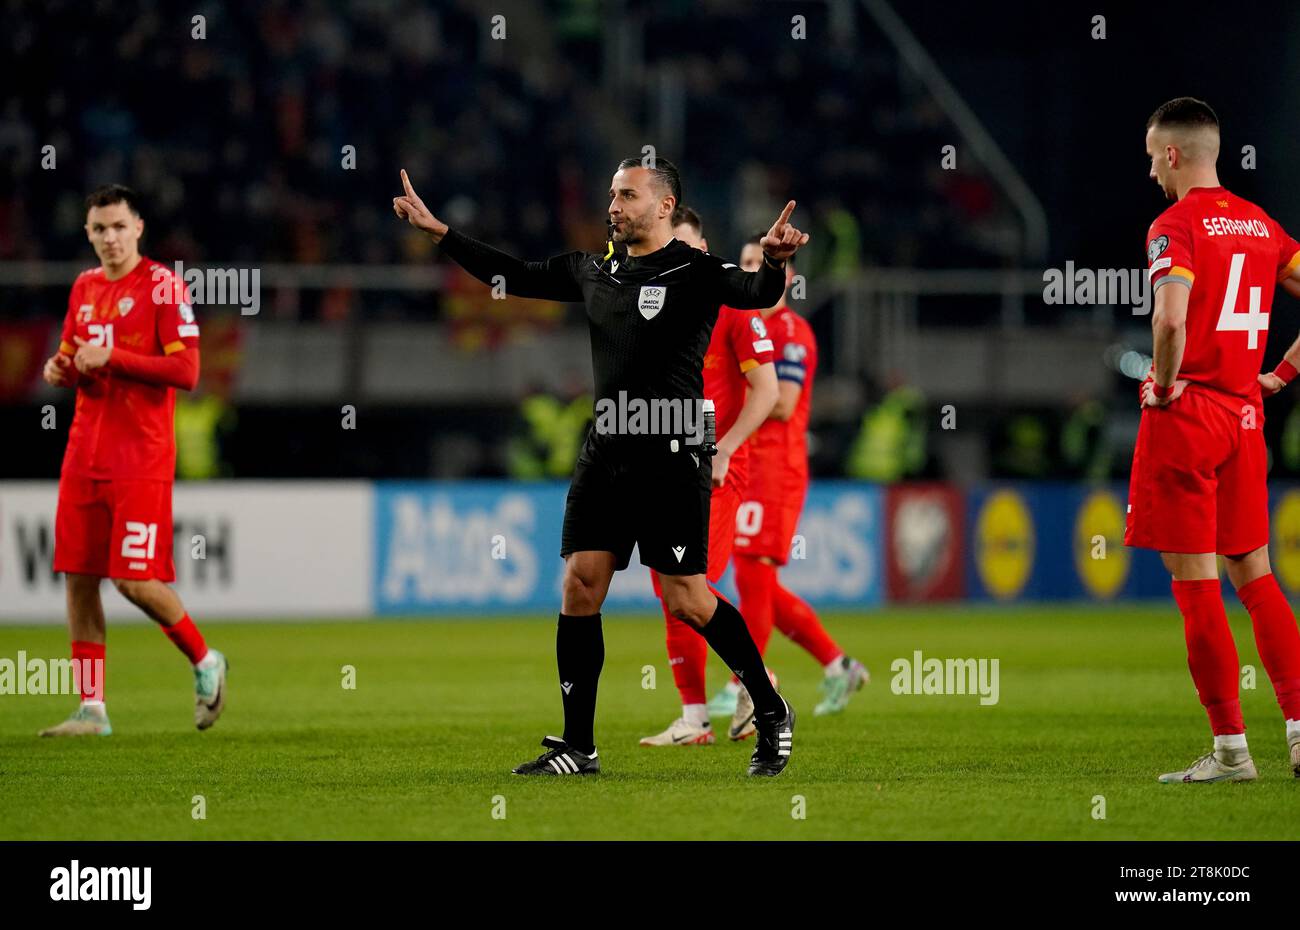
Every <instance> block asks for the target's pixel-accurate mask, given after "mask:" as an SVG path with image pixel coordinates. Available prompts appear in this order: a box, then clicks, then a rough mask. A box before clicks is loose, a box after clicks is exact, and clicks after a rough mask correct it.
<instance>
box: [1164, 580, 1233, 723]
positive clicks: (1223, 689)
mask: <svg viewBox="0 0 1300 930" xmlns="http://www.w3.org/2000/svg"><path fill="white" fill-rule="evenodd" d="M1247 587H1249V585H1248V586H1247ZM1173 591H1174V600H1175V601H1177V602H1178V609H1179V610H1181V611H1182V613H1183V635H1184V636H1185V637H1186V639H1187V667H1188V668H1190V669H1191V671H1192V681H1194V682H1195V683H1196V691H1197V694H1199V695H1200V698H1201V704H1202V705H1204V707H1205V710H1206V712H1207V713H1208V714H1209V715H1210V729H1212V730H1213V731H1214V735H1215V736H1223V735H1226V734H1229V733H1245V732H1246V724H1245V722H1244V721H1243V720H1242V716H1241V699H1240V696H1239V695H1240V692H1239V691H1238V690H1237V688H1238V680H1237V676H1238V675H1239V674H1240V665H1239V663H1238V662H1237V646H1236V644H1235V643H1234V642H1233V641H1232V630H1231V629H1229V627H1228V614H1227V611H1225V610H1224V608H1223V597H1222V596H1221V593H1220V587H1219V579H1217V578H1207V579H1203V580H1198V581H1175V582H1174V583H1173Z"/></svg>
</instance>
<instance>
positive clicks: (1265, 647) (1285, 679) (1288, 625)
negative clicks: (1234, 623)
mask: <svg viewBox="0 0 1300 930" xmlns="http://www.w3.org/2000/svg"><path fill="white" fill-rule="evenodd" d="M1237 597H1239V598H1241V603H1242V604H1243V605H1244V606H1245V608H1246V610H1247V611H1249V612H1250V622H1251V624H1252V625H1253V626H1254V628H1255V645H1256V647H1257V648H1258V649H1259V657H1260V658H1261V659H1262V660H1263V661H1264V668H1265V669H1266V670H1267V671H1268V677H1269V680H1270V681H1272V682H1273V691H1274V693H1275V694H1276V695H1277V703H1278V704H1279V705H1280V706H1281V708H1282V716H1283V717H1285V718H1286V719H1287V720H1300V629H1297V628H1296V622H1295V615H1294V614H1293V613H1292V612H1291V605H1290V604H1288V603H1287V601H1286V596H1285V595H1283V594H1282V589H1281V588H1279V587H1278V585H1277V579H1276V578H1274V577H1273V575H1272V574H1271V573H1270V574H1268V575H1263V576H1261V577H1259V578H1256V579H1255V580H1254V581H1252V582H1251V583H1250V584H1247V585H1242V587H1241V590H1240V591H1238V592H1237Z"/></svg>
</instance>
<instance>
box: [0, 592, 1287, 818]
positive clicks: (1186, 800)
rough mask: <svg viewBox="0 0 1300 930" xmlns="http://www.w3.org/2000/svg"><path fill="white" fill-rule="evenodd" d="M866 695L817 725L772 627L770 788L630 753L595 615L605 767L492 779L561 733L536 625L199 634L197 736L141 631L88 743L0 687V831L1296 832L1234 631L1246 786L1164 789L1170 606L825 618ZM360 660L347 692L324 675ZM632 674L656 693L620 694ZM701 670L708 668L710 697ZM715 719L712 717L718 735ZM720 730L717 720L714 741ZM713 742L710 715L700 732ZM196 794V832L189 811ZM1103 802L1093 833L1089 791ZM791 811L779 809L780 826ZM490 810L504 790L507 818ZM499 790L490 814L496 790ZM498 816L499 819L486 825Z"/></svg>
mask: <svg viewBox="0 0 1300 930" xmlns="http://www.w3.org/2000/svg"><path fill="white" fill-rule="evenodd" d="M825 619H826V623H827V627H828V629H830V631H831V632H832V634H833V635H835V636H836V637H837V638H838V639H839V640H840V642H841V644H842V645H843V646H844V647H845V648H847V649H848V650H849V651H850V652H851V653H852V654H854V655H856V656H858V657H860V658H861V659H862V660H863V661H865V662H866V663H867V664H868V666H869V667H870V668H871V670H872V674H873V680H872V682H871V683H870V684H869V685H867V687H866V688H865V689H864V690H863V691H862V692H860V693H859V694H858V695H857V696H856V697H855V699H854V701H853V702H852V704H850V706H849V708H848V710H847V711H846V712H845V713H843V714H842V715H839V716H837V717H830V718H814V717H813V715H812V708H813V705H814V704H815V703H816V700H817V683H818V681H819V679H820V676H821V670H820V669H819V668H817V667H815V665H814V664H813V662H812V661H811V660H810V659H809V658H808V657H807V656H805V655H804V654H803V653H802V652H800V651H799V650H798V649H797V648H796V647H794V646H793V645H791V644H790V643H789V642H787V641H785V640H784V639H782V638H781V637H780V635H779V634H777V635H775V636H774V637H773V641H772V643H773V644H772V649H771V651H770V654H769V657H768V658H769V663H770V664H771V665H772V666H773V667H774V668H775V669H777V671H778V672H779V673H780V675H781V677H782V685H783V690H784V691H785V694H786V695H787V697H788V698H789V700H790V701H791V702H792V703H793V704H794V706H795V708H796V709H797V710H798V711H799V713H800V717H799V724H798V728H797V731H796V741H795V753H794V756H793V761H792V762H791V765H790V768H789V769H787V771H786V773H785V774H784V775H783V776H781V777H780V778H777V779H771V780H752V779H748V778H746V777H745V775H744V771H745V765H746V761H747V759H748V757H749V753H750V752H751V751H752V741H749V742H746V743H744V744H733V743H730V742H728V741H727V740H726V739H725V738H724V739H722V740H721V741H720V742H719V743H718V744H717V745H714V746H707V747H692V748H686V749H682V748H665V749H643V748H641V747H639V746H638V745H637V739H638V738H639V737H641V736H643V735H646V734H649V733H654V732H657V731H658V730H660V729H662V728H663V727H664V726H665V725H666V724H667V723H668V722H669V721H670V720H671V719H672V718H673V717H674V716H676V711H677V696H676V691H675V689H674V688H673V683H672V676H671V674H670V672H669V670H668V668H667V663H666V660H665V657H664V651H663V623H662V620H660V619H658V618H656V617H654V616H652V615H650V614H646V615H645V616H643V617H638V618H633V617H607V618H606V621H605V638H606V649H607V655H606V660H605V670H604V675H603V678H602V680H601V689H600V703H599V709H598V714H597V740H598V743H599V747H600V751H601V761H602V766H603V768H604V773H603V774H602V775H601V776H599V777H598V778H590V779H568V778H565V779H558V778H557V779H523V778H519V777H515V776H511V775H510V774H509V771H510V768H511V767H512V766H513V765H515V764H517V763H519V762H521V761H523V760H524V759H526V758H531V757H532V756H534V755H536V754H537V753H539V752H541V748H540V747H539V746H538V745H537V744H538V741H539V740H540V739H541V737H542V736H543V735H545V734H547V733H552V732H556V733H558V732H559V730H560V723H559V721H560V698H559V689H558V685H557V683H556V680H555V666H554V623H555V621H554V618H553V617H551V618H543V617H535V618H512V619H502V620H460V621H454V620H440V621H434V620H417V619H410V620H391V621H382V622H381V621H367V622H344V623H340V622H328V623H311V624H303V623H295V624H250V623H222V624H218V623H208V624H206V627H205V632H206V634H207V636H208V638H209V641H210V642H211V643H212V644H213V645H215V646H217V647H218V648H220V649H222V650H223V651H225V652H226V654H227V655H228V656H229V658H230V661H231V663H232V671H231V680H230V699H229V704H228V706H227V708H226V713H225V716H224V717H223V718H222V720H221V721H220V722H219V723H218V724H217V725H216V726H215V727H214V728H213V729H212V730H210V731H208V732H206V733H199V732H197V731H196V730H195V729H194V728H193V723H192V714H193V695H192V691H191V681H192V676H191V674H190V672H189V670H188V668H187V667H186V665H185V663H184V661H183V660H182V659H181V658H180V657H179V656H178V655H177V654H176V652H175V650H174V649H173V648H172V646H171V645H170V644H169V643H168V642H167V641H166V639H165V638H164V637H163V636H162V635H161V634H160V633H159V632H158V631H157V630H156V629H154V628H152V626H149V625H120V626H116V627H113V628H111V629H110V631H109V652H108V656H109V665H108V673H107V685H108V694H107V696H108V707H109V710H110V712H111V716H112V720H113V725H114V728H115V730H116V732H115V733H114V734H113V735H112V736H111V737H107V738H83V739H77V740H41V739H38V738H37V737H36V732H37V730H38V729H40V728H41V727H43V726H47V725H49V724H51V723H54V722H57V721H58V720H60V719H62V718H63V717H64V716H65V715H66V714H67V712H68V711H69V710H70V709H71V706H72V704H73V703H74V701H75V699H70V698H67V697H49V696H30V695H27V696H17V695H0V784H2V785H3V791H0V838H2V839H201V838H212V839H217V838H221V839H315V838H333V839H381V838H392V839H533V838H546V839H568V838H620V839H642V838H653V839H748V838H769V839H813V838H816V839H979V838H993V839H1038V838H1041V839H1247V838H1249V839H1294V838H1295V837H1296V836H1297V835H1300V803H1297V801H1298V800H1300V781H1297V780H1296V779H1295V778H1293V777H1292V776H1291V772H1290V768H1289V766H1288V764H1287V757H1286V743H1285V739H1284V736H1283V727H1282V719H1281V714H1280V712H1279V711H1278V709H1277V705H1276V704H1275V702H1274V700H1273V695H1272V690H1271V687H1270V686H1269V683H1268V680H1267V676H1266V675H1265V674H1264V672H1263V668H1262V666H1261V665H1260V664H1259V659H1258V655H1257V654H1256V652H1255V647H1254V643H1253V641H1252V639H1251V636H1250V626H1249V622H1248V620H1247V619H1246V618H1245V615H1244V614H1243V613H1242V612H1241V611H1240V610H1238V611H1236V612H1235V613H1233V615H1232V620H1233V629H1234V633H1235V635H1236V638H1237V642H1238V647H1239V650H1240V654H1241V661H1242V663H1243V664H1252V665H1254V666H1255V667H1256V668H1257V669H1258V676H1257V687H1256V689H1255V690H1246V691H1243V702H1244V705H1245V711H1246V720H1247V725H1248V727H1249V736H1250V738H1251V747H1252V751H1253V754H1254V757H1255V760H1256V764H1257V765H1258V767H1259V770H1260V776H1261V777H1260V780H1259V781H1258V782H1255V783H1253V784H1237V785H1209V786H1184V785H1161V784H1158V783H1157V782H1156V781H1155V776H1156V774H1158V773H1159V772H1161V771H1165V770H1168V769H1172V768H1179V767H1182V766H1183V765H1186V764H1187V763H1189V762H1191V761H1192V760H1193V759H1194V758H1195V757H1196V756H1197V755H1199V754H1200V753H1202V752H1204V751H1206V750H1207V748H1208V745H1209V730H1208V727H1207V725H1206V723H1205V720H1204V715H1203V712H1202V711H1201V708H1200V706H1199V705H1198V704H1197V701H1196V695H1195V691H1194V689H1193V687H1192V683H1191V680H1190V677H1189V675H1188V672H1187V665H1186V658H1185V654H1184V649H1183V643H1182V625H1181V622H1180V620H1179V619H1178V617H1177V614H1176V612H1175V611H1174V609H1173V607H1172V605H1163V604H1158V603H1157V604H1152V605H1149V606H1146V605H1144V606H1126V607H1081V606H1035V607H1014V608H988V607H980V608H976V607H970V606H953V607H942V608H933V607H916V608H888V609H882V610H879V611H876V612H868V613H861V614H829V615H827V617H826V618H825ZM20 649H22V650H26V651H27V653H28V655H30V656H44V657H62V656H64V655H65V654H66V653H65V650H66V634H65V633H64V631H63V630H61V629H59V628H57V627H40V628H35V627H25V628H19V627H7V628H6V627H0V657H6V658H11V659H12V658H16V656H17V653H18V650H20ZM916 649H920V650H922V651H923V653H924V654H925V655H926V656H927V657H930V656H934V657H942V658H946V657H976V658H997V659H998V660H999V662H1000V687H1001V695H1000V701H999V703H998V704H996V705H995V706H991V707H983V706H981V705H980V704H979V702H978V699H977V698H976V697H971V696H925V695H922V696H909V695H896V694H894V693H893V692H892V690H891V688H890V679H891V674H890V671H889V667H890V663H891V662H892V661H893V660H894V659H895V658H898V657H910V656H911V655H912V653H913V650H916ZM345 665H351V666H354V667H355V669H356V688H355V690H345V689H344V688H343V687H342V681H343V674H342V668H343V666H345ZM646 665H653V666H654V669H655V676H656V678H657V681H656V685H657V687H656V688H654V689H653V690H648V689H646V688H643V682H644V681H645V678H646V675H645V674H644V673H643V667H644V666H646ZM722 678H723V675H722V670H721V666H720V664H719V663H718V661H717V659H716V658H715V657H711V658H710V685H711V686H716V685H718V684H720V683H721V681H722ZM718 723H721V721H719V722H718ZM716 725H717V724H716V723H715V726H716ZM723 731H724V735H725V727H724V728H723ZM195 795H202V796H203V797H204V798H205V801H206V808H207V811H206V813H207V816H206V819H203V820H195V819H194V818H193V817H192V813H191V812H192V810H193V807H192V799H193V797H194V796H195ZM1097 795H1101V796H1103V797H1104V799H1105V815H1106V816H1105V819H1095V818H1094V816H1093V812H1094V810H1095V809H1097V808H1096V805H1095V804H1094V800H1093V799H1094V797H1095V796H1097ZM796 796H802V798H803V804H802V807H803V813H804V817H803V818H802V819H797V818H795V817H794V816H792V813H794V812H796V807H797V804H798V800H797V798H796ZM500 798H504V811H503V810H502V808H503V805H502V803H501V801H500V800H499V799H500ZM494 799H495V800H494ZM494 810H495V812H496V813H498V814H500V813H502V812H504V815H505V816H504V818H494V816H493V813H494Z"/></svg>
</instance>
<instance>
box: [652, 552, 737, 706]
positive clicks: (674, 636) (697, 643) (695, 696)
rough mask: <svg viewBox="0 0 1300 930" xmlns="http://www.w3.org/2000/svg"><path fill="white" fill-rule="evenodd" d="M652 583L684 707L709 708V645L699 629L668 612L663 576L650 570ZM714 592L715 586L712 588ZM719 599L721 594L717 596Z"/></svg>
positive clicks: (672, 667) (670, 665)
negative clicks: (662, 614) (706, 677)
mask: <svg viewBox="0 0 1300 930" xmlns="http://www.w3.org/2000/svg"><path fill="white" fill-rule="evenodd" d="M650 581H651V583H653V585H654V589H655V596H656V597H657V598H659V606H660V607H661V608H662V609H663V612H664V624H665V627H666V631H667V639H668V666H669V668H671V669H672V670H673V683H674V684H676V685H677V692H678V693H679V694H680V695H681V696H682V704H683V705H686V704H705V703H707V702H708V697H707V696H706V692H705V681H704V666H705V663H706V662H708V660H709V644H708V642H707V641H706V640H705V639H704V637H703V636H701V635H700V631H699V630H697V629H695V627H693V626H691V625H690V624H689V623H687V622H685V621H684V620H678V619H677V618H676V617H674V616H673V615H672V614H670V613H669V612H668V604H667V602H665V601H664V592H663V587H662V586H661V585H660V584H659V573H658V572H656V571H655V570H653V569H651V570H650ZM710 589H711V590H712V585H710ZM713 593H714V594H715V595H717V596H718V597H721V596H722V595H721V594H718V592H717V591H714V592H713Z"/></svg>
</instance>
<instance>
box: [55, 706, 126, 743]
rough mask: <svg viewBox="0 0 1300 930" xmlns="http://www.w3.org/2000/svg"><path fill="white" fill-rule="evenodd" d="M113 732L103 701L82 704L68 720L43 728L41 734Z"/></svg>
mask: <svg viewBox="0 0 1300 930" xmlns="http://www.w3.org/2000/svg"><path fill="white" fill-rule="evenodd" d="M112 732H113V725H112V724H111V723H109V722H108V711H107V710H105V709H104V705H103V704H102V703H100V704H82V705H81V706H80V707H78V708H77V709H76V710H74V711H73V712H72V716H70V717H69V718H68V719H67V720H65V721H63V722H62V723H59V724H55V725H54V726H52V727H46V728H45V729H44V730H42V731H41V736H108V735H110V734H111V733H112Z"/></svg>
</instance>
